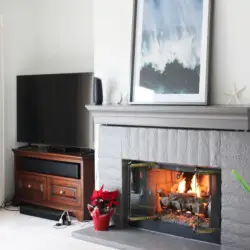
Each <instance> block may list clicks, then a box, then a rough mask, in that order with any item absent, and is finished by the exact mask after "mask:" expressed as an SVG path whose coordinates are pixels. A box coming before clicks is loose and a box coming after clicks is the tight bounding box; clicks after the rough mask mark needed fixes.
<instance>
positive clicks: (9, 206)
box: [0, 200, 20, 212]
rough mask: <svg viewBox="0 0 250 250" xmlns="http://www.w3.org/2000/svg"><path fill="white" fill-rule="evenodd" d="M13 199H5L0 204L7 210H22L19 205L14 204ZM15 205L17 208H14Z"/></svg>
mask: <svg viewBox="0 0 250 250" xmlns="http://www.w3.org/2000/svg"><path fill="white" fill-rule="evenodd" d="M12 204H13V201H12V200H11V201H4V202H3V203H2V205H1V206H0V208H1V209H5V210H7V211H12V212H18V211H20V209H19V207H16V206H12ZM14 207H15V208H14Z"/></svg>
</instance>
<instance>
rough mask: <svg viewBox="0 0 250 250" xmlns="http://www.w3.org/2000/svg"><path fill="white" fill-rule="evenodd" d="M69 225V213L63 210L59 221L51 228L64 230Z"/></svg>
mask: <svg viewBox="0 0 250 250" xmlns="http://www.w3.org/2000/svg"><path fill="white" fill-rule="evenodd" d="M70 225H71V218H70V216H69V212H68V211H67V210H64V211H63V213H62V215H61V217H60V219H59V221H58V222H57V223H56V224H55V225H54V226H53V227H54V228H55V229H64V228H66V227H68V226H70Z"/></svg>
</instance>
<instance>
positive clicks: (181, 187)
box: [178, 178, 186, 193]
mask: <svg viewBox="0 0 250 250" xmlns="http://www.w3.org/2000/svg"><path fill="white" fill-rule="evenodd" d="M185 190H186V179H185V178H184V179H183V180H182V181H180V183H179V186H178V192H179V193H184V192H185Z"/></svg>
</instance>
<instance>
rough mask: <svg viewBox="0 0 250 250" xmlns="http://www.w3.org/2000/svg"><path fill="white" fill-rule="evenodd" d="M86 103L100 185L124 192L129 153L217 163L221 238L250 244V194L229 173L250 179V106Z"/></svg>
mask: <svg viewBox="0 0 250 250" xmlns="http://www.w3.org/2000/svg"><path fill="white" fill-rule="evenodd" d="M87 108H88V109H89V110H90V111H91V112H92V114H93V117H94V122H95V133H96V134H95V150H96V165H95V170H96V187H100V186H101V185H102V184H104V185H105V188H107V189H116V188H117V189H119V190H120V192H121V195H123V193H122V192H123V186H122V176H123V172H124V171H123V168H124V166H123V165H122V160H125V159H131V160H143V161H155V162H164V163H176V164H185V165H186V164H189V165H198V166H211V167H219V168H221V172H222V185H221V192H222V210H221V218H222V222H221V244H222V245H225V246H231V247H234V248H242V249H250V196H249V195H248V194H247V193H246V192H245V191H244V190H243V189H242V188H241V187H240V186H239V184H238V183H237V182H236V181H235V180H234V178H233V176H232V174H231V170H232V169H236V170H237V171H238V172H239V173H240V174H241V175H243V176H244V178H245V179H246V180H247V181H248V182H249V183H250V133H249V132H247V131H248V130H249V108H248V107H219V106H210V107H165V106H160V107H159V106H158V107H152V106H87ZM121 201H123V199H121ZM123 206H124V204H123V203H122V204H121V209H120V214H119V217H120V218H122V217H123V216H124V214H126V213H125V211H124V209H123ZM124 207H126V206H124Z"/></svg>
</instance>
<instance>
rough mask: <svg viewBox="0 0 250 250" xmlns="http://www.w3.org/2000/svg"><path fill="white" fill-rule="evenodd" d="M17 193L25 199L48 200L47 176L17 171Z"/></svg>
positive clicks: (20, 197)
mask: <svg viewBox="0 0 250 250" xmlns="http://www.w3.org/2000/svg"><path fill="white" fill-rule="evenodd" d="M16 178H17V182H16V185H17V186H16V194H17V197H18V198H19V199H21V200H24V201H44V200H46V198H47V197H46V194H47V193H46V191H47V181H46V178H45V177H40V176H37V175H32V174H26V173H25V174H24V173H17V177H16Z"/></svg>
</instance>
